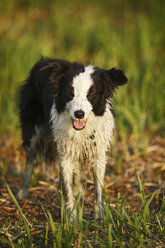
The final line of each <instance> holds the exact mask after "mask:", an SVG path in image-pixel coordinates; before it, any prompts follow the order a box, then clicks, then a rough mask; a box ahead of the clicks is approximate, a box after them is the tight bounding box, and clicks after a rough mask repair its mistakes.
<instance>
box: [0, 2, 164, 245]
mask: <svg viewBox="0 0 165 248" xmlns="http://www.w3.org/2000/svg"><path fill="white" fill-rule="evenodd" d="M0 23H1V25H0V188H2V192H1V193H0V223H1V225H2V226H1V225H0V246H1V247H3V246H4V247H32V246H33V247H131V248H132V247H139V248H143V247H164V245H165V218H164V216H165V198H164V194H163V190H164V188H165V187H164V185H163V184H162V182H163V180H164V177H165V174H164V172H165V167H163V166H164V163H163V159H164V155H163V154H164V152H163V151H164V150H163V149H164V147H165V142H164V138H163V137H164V134H165V87H164V86H165V84H164V78H165V70H164V65H165V49H164V43H165V38H164V37H165V36H164V23H165V1H161V0H157V1H154V0H150V1H147V0H133V1H131V0H125V1H122V0H109V1H108V0H102V1H101V0H100V1H99V0H91V1H87V0H84V1H77V0H73V1H69V0H63V1H60V0H40V1H39V0H37V1H33V0H24V1H23V0H8V1H5V0H1V1H0ZM41 56H46V57H57V58H63V59H67V60H70V61H75V60H76V61H79V62H82V63H85V64H93V65H96V66H99V67H102V68H106V69H108V68H111V67H119V68H121V69H122V70H124V72H125V73H126V75H127V77H128V79H129V82H128V84H127V85H125V86H124V87H121V88H120V89H118V91H117V92H116V94H115V98H114V100H113V104H114V107H115V112H116V115H117V129H118V130H117V142H118V146H117V147H115V145H114V147H115V148H114V149H116V150H115V160H114V161H113V160H112V164H111V165H112V168H115V169H114V171H115V177H116V178H120V180H118V183H119V184H120V182H121V180H122V179H121V178H122V177H123V175H124V177H125V175H126V174H128V178H127V179H129V175H131V177H132V178H134V179H133V180H134V181H132V182H131V183H132V184H131V189H132V188H135V186H133V185H136V183H137V182H138V187H137V188H138V191H140V196H141V199H142V201H141V203H140V204H139V205H138V206H139V207H137V206H136V208H134V210H133V207H132V205H131V204H133V203H134V198H133V196H131V197H132V198H131V199H132V200H131V203H130V202H129V204H128V203H127V202H126V201H125V200H124V198H123V195H124V193H123V192H126V191H127V196H126V194H125V198H126V199H127V198H128V195H129V194H131V191H129V190H128V188H124V190H123V192H122V193H121V195H120V193H118V194H117V193H116V194H115V193H112V192H111V197H114V194H115V198H113V203H112V204H110V202H109V199H112V198H110V196H109V193H107V187H108V186H107V185H109V184H112V185H114V182H115V180H116V179H114V178H113V176H111V177H110V179H109V180H111V181H106V186H105V216H104V220H103V223H101V224H99V223H97V222H95V221H94V220H91V218H90V214H88V215H87V218H84V217H83V214H82V212H83V210H84V205H85V203H84V201H82V202H81V201H78V202H77V204H78V209H79V215H78V218H77V220H76V223H75V224H73V225H71V224H70V223H69V222H68V219H67V217H66V215H65V209H64V203H63V197H62V196H61V194H60V193H58V192H56V197H57V198H55V202H53V204H54V205H55V206H56V205H57V206H58V207H59V208H58V209H60V211H57V215H55V216H54V215H52V208H53V206H54V205H53V206H52V205H51V203H49V204H46V203H45V204H43V203H42V204H41V205H40V207H38V208H37V211H40V212H42V213H43V215H44V217H43V216H42V217H41V218H40V219H39V220H37V219H36V217H35V215H34V216H33V217H34V219H33V220H32V221H33V222H32V224H30V223H29V222H28V218H27V219H26V212H25V211H23V210H26V211H28V210H27V209H28V207H29V206H30V209H33V208H34V206H35V201H36V199H35V200H34V201H33V200H32V201H31V202H30V201H25V203H24V205H22V206H21V207H20V206H19V204H18V202H17V201H16V199H15V198H14V195H13V194H12V192H11V190H10V187H11V186H12V187H11V189H12V190H13V188H14V185H13V184H12V183H13V182H14V183H15V184H16V182H17V184H18V185H20V180H19V175H20V172H22V170H21V169H20V167H19V164H23V162H24V154H23V153H22V150H21V148H20V131H19V119H18V111H17V98H18V89H19V86H20V85H21V84H22V82H23V81H24V80H25V79H26V78H27V76H28V73H29V70H30V68H31V67H32V66H33V64H34V63H35V62H36V61H37V60H39V59H40V57H41ZM160 136H161V137H162V138H160ZM7 138H8V139H7ZM11 140H12V141H11ZM13 140H14V141H13ZM128 141H129V142H128ZM14 142H15V143H14ZM149 144H151V145H149ZM6 150H7V152H6ZM13 150H14V151H15V152H14V151H13ZM154 153H156V156H155V157H154ZM4 154H5V155H4ZM146 154H147V155H146ZM150 154H152V156H151V157H150V158H149V156H150ZM134 158H135V159H136V161H135V160H134ZM144 164H146V167H145V170H143V169H142V168H144ZM113 166H114V167H113ZM126 166H127V168H126ZM133 166H135V167H136V166H138V169H137V170H140V171H141V172H142V173H141V174H142V175H140V176H141V178H142V182H143V183H144V182H146V181H145V180H146V177H147V176H146V175H151V181H152V182H153V184H152V187H154V190H150V192H148V193H147V196H146V192H145V189H144V188H143V186H142V184H143V183H141V180H140V177H139V176H138V177H135V176H134V175H135V174H136V172H135V170H133ZM11 167H12V168H16V171H18V173H17V175H15V174H14V173H13V172H11V170H10V169H11ZM146 168H148V170H147V169H146ZM131 170H132V171H133V172H131V173H132V174H129V173H130V171H131ZM114 171H113V172H114ZM126 171H127V172H126ZM151 171H152V173H151ZM155 171H156V173H157V174H156V173H155ZM122 173H123V174H122ZM148 173H149V174H148ZM120 175H121V177H120ZM4 177H5V178H6V180H7V182H8V184H9V186H10V187H9V186H5V184H4ZM33 177H34V179H33V181H35V182H32V184H33V183H34V185H36V184H37V183H38V174H37V173H36V174H34V176H33ZM11 178H12V179H11ZM16 178H17V179H16ZM148 178H149V176H148V177H147V180H148ZM158 178H159V180H158ZM1 179H2V180H1ZM13 180H14V181H13ZM119 184H118V185H119ZM153 185H156V186H157V187H156V186H153ZM147 187H148V186H147ZM48 188H49V187H48ZM50 188H51V187H50ZM116 188H117V187H116ZM157 188H159V190H158V192H155V189H157ZM117 189H118V188H117ZM117 189H116V190H115V189H114V192H116V191H118V190H117ZM16 190H17V189H15V188H14V193H16ZM87 191H89V189H87ZM7 192H8V193H7ZM33 192H34V191H33ZM118 192H120V191H118ZM133 192H134V191H133ZM40 194H41V195H42V192H40V193H39V195H40ZM9 195H10V196H9ZM46 195H47V194H46ZM38 197H39V196H38ZM9 199H10V200H9ZM114 199H115V200H114ZM45 200H48V199H45ZM11 201H13V202H14V204H13V203H12V204H13V205H12V207H11V205H10V204H11ZM37 204H38V203H37ZM112 205H113V207H112ZM128 205H129V206H128ZM26 206H28V207H27V208H26ZM50 206H51V208H50ZM22 208H23V210H21V209H22ZM85 208H86V207H85ZM2 209H3V212H2V211H1V210H2ZM13 209H14V210H13ZM16 209H18V213H17V215H16V216H15V215H12V218H11V211H16ZM34 209H35V208H34ZM5 211H8V212H7V214H6V212H5ZM18 214H19V215H18ZM13 216H14V217H13ZM18 216H20V217H21V218H20V219H19V217H18ZM29 216H30V214H29ZM29 216H28V217H29ZM55 217H56V218H57V221H56V219H55ZM14 218H15V219H14ZM43 219H44V221H43ZM36 230H37V231H36ZM1 242H2V243H1ZM2 245H3V246H2Z"/></svg>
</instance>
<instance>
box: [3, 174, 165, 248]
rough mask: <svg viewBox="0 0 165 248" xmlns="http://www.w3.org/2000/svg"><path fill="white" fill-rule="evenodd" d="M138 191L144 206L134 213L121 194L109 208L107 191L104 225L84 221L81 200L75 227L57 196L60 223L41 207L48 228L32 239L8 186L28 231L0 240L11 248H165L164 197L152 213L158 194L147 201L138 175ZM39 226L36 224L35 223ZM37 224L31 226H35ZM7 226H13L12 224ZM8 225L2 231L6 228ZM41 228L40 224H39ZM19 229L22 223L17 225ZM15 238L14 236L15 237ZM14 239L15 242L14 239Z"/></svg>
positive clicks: (27, 225) (26, 223)
mask: <svg viewBox="0 0 165 248" xmlns="http://www.w3.org/2000/svg"><path fill="white" fill-rule="evenodd" d="M138 183H139V191H140V193H141V198H142V202H141V207H140V208H139V210H138V211H136V212H133V211H131V209H130V208H128V207H126V201H125V200H124V199H123V200H120V194H119V193H118V196H117V199H116V205H115V207H113V208H112V207H111V206H110V201H109V199H108V197H107V195H106V192H104V197H105V214H104V217H103V222H102V223H98V222H97V221H95V220H93V221H89V220H85V219H84V218H83V203H81V202H80V198H79V199H78V201H77V202H76V204H77V208H78V215H77V218H76V220H75V223H74V224H71V223H70V222H69V219H68V217H67V214H66V210H65V206H64V200H63V197H62V195H58V198H59V201H60V203H61V221H60V223H57V222H55V220H53V217H52V215H51V213H50V212H49V211H47V210H46V209H45V208H44V207H43V206H42V205H41V211H44V213H45V223H46V224H45V228H44V231H43V227H41V229H42V232H41V233H40V234H39V235H38V236H37V237H32V235H31V230H30V229H31V227H30V225H29V224H28V221H27V219H26V218H25V216H24V214H23V213H22V210H21V208H20V206H19V204H18V202H17V200H16V199H15V197H14V195H13V193H12V192H11V190H10V188H9V186H8V185H6V186H7V189H8V192H9V194H10V196H11V198H12V200H13V202H14V204H15V205H16V207H17V209H18V211H19V214H20V216H21V218H22V220H23V225H24V227H21V228H24V229H25V230H26V232H25V235H22V236H21V237H20V238H18V239H17V241H13V240H14V238H13V237H11V236H9V235H8V236H7V237H5V235H4V236H3V237H2V236H1V237H0V241H1V242H2V243H4V244H5V243H6V244H9V245H10V247H13V248H14V247H29V248H30V247H53V248H55V247H58V248H60V247H66V248H67V247H68V248H69V247H109V248H111V247H121V248H122V247H130V248H133V247H135V248H137V247H139V248H145V247H163V244H164V243H163V242H164V238H165V215H164V214H165V197H164V198H163V200H162V204H161V206H160V208H159V209H157V210H151V209H150V204H151V203H152V201H153V198H154V197H155V195H156V192H154V193H153V194H152V195H151V197H150V199H148V201H146V196H145V193H144V189H143V186H142V183H141V181H140V177H139V176H138ZM119 202H120V203H119ZM35 224H36V223H35ZM35 224H33V223H32V226H34V225H35ZM6 225H8V226H10V224H9V223H6ZM6 225H4V226H3V227H2V228H1V231H3V229H6ZM38 226H39V223H38ZM15 228H16V229H18V230H19V229H20V226H19V224H17V225H16V226H15ZM13 236H14V235H13ZM12 238H13V240H12Z"/></svg>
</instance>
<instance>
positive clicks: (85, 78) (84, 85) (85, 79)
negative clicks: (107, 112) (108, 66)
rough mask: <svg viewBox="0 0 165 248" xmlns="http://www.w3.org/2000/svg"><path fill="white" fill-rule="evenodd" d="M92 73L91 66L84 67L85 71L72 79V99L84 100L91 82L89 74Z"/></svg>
mask: <svg viewBox="0 0 165 248" xmlns="http://www.w3.org/2000/svg"><path fill="white" fill-rule="evenodd" d="M93 72H94V68H93V66H91V65H89V66H86V67H85V71H84V72H81V73H80V74H79V75H78V76H76V77H74V78H73V84H72V85H73V88H74V97H75V98H81V99H85V98H86V95H87V92H88V90H89V88H90V87H91V85H92V84H93V81H92V79H91V74H92V73H93Z"/></svg>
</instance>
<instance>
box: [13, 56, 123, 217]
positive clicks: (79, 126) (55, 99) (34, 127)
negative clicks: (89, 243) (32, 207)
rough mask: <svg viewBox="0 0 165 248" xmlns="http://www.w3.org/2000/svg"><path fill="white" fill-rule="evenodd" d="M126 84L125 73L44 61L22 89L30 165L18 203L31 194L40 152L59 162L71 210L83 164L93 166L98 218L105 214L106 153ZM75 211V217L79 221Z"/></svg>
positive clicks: (20, 106)
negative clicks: (115, 102) (118, 95)
mask: <svg viewBox="0 0 165 248" xmlns="http://www.w3.org/2000/svg"><path fill="white" fill-rule="evenodd" d="M125 83H127V78H126V76H125V75H124V73H123V72H122V71H121V70H118V69H115V68H112V69H110V70H104V69H100V68H98V67H93V66H91V65H89V66H84V65H82V64H79V63H77V62H75V63H71V62H68V61H64V60H59V59H41V60H40V61H39V62H38V63H36V64H35V65H34V67H33V68H32V70H31V72H30V75H29V77H28V79H27V80H26V81H25V83H24V84H23V86H22V87H21V90H20V104H19V110H20V121H21V128H22V136H23V146H24V148H25V150H26V153H27V163H26V169H25V173H24V178H23V184H22V188H21V189H20V191H19V193H18V198H19V199H22V198H23V197H25V196H26V195H27V192H28V185H29V182H30V178H31V174H32V170H33V164H34V159H35V156H36V154H37V153H39V154H40V156H41V158H42V159H43V160H45V161H46V162H47V163H54V162H55V159H56V155H58V157H59V162H60V173H61V178H62V184H63V190H64V192H65V201H66V208H67V210H68V211H70V210H72V209H73V207H74V203H75V196H76V194H78V193H80V191H81V180H80V169H81V163H84V162H86V161H88V163H89V165H90V166H92V168H93V174H94V182H95V199H96V204H95V214H96V217H97V218H101V216H102V211H103V199H102V186H103V184H104V174H105V167H106V152H107V150H108V148H109V146H110V142H111V138H112V134H113V130H114V127H115V124H114V115H113V110H112V105H111V99H112V97H113V94H114V91H115V89H116V88H117V87H118V86H120V85H123V84H125ZM75 215H76V210H74V211H73V212H72V215H71V218H72V220H73V221H74V219H75Z"/></svg>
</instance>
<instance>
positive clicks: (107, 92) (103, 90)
mask: <svg viewBox="0 0 165 248" xmlns="http://www.w3.org/2000/svg"><path fill="white" fill-rule="evenodd" d="M92 79H93V82H94V84H93V85H92V86H91V88H90V89H89V92H88V96H87V97H88V100H89V101H90V102H91V104H92V106H93V112H94V113H95V115H96V116H102V115H103V114H104V111H105V105H106V100H107V99H108V98H112V97H113V94H114V92H115V88H117V87H118V86H120V85H123V84H125V83H127V81H128V79H127V78H126V76H125V75H124V73H123V72H122V71H121V70H118V69H115V68H112V69H110V70H103V69H100V68H97V67H95V72H94V73H93V75H92Z"/></svg>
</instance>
